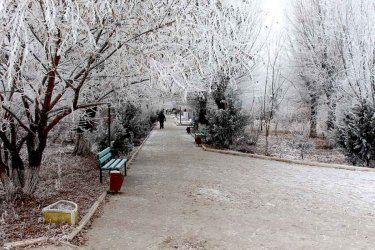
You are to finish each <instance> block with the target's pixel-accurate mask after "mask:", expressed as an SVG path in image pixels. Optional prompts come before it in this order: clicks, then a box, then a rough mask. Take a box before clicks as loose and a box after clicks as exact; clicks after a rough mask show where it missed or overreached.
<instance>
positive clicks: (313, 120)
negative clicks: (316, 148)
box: [310, 94, 318, 138]
mask: <svg viewBox="0 0 375 250" xmlns="http://www.w3.org/2000/svg"><path fill="white" fill-rule="evenodd" d="M310 97H311V100H310V137H311V138H316V137H317V126H318V98H317V97H316V95H314V94H313V95H311V96H310Z"/></svg>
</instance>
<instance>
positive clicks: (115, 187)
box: [109, 171, 124, 193]
mask: <svg viewBox="0 0 375 250" xmlns="http://www.w3.org/2000/svg"><path fill="white" fill-rule="evenodd" d="M123 182H124V176H123V175H122V174H121V172H120V171H111V173H110V175H109V191H110V192H112V193H117V192H118V191H120V189H121V186H122V183H123Z"/></svg>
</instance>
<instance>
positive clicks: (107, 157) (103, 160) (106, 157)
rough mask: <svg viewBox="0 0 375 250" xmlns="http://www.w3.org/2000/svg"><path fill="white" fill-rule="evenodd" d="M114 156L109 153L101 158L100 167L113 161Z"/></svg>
mask: <svg viewBox="0 0 375 250" xmlns="http://www.w3.org/2000/svg"><path fill="white" fill-rule="evenodd" d="M111 157H112V154H111V153H108V154H106V155H105V156H103V157H101V158H99V162H100V165H102V164H103V163H104V162H106V161H107V160H108V159H111Z"/></svg>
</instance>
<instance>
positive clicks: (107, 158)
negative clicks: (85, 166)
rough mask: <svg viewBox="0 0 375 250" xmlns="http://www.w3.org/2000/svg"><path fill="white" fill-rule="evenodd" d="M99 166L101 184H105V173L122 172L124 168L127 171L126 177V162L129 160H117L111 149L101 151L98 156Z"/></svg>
mask: <svg viewBox="0 0 375 250" xmlns="http://www.w3.org/2000/svg"><path fill="white" fill-rule="evenodd" d="M97 159H98V165H99V169H100V183H103V175H102V172H103V171H109V172H111V171H115V170H116V171H120V169H121V168H122V167H124V169H125V176H126V162H127V161H128V159H126V158H125V159H115V158H113V155H112V149H111V148H110V147H108V148H106V149H104V150H103V151H100V152H99V153H98V154H97Z"/></svg>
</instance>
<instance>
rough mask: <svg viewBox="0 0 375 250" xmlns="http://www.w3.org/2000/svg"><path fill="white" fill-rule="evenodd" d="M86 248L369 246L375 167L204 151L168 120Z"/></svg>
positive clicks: (96, 224) (374, 227)
mask: <svg viewBox="0 0 375 250" xmlns="http://www.w3.org/2000/svg"><path fill="white" fill-rule="evenodd" d="M165 127H166V128H165V129H164V130H159V129H158V128H157V129H155V130H154V131H153V132H152V134H151V135H150V138H149V139H148V141H147V142H146V143H145V145H144V147H143V148H142V150H141V151H140V153H139V155H138V156H137V158H136V160H135V162H134V163H133V165H132V166H131V168H130V170H129V174H128V176H127V177H126V180H125V181H126V182H125V186H124V188H123V193H122V194H119V195H115V196H112V197H111V199H110V201H109V203H107V204H106V205H105V207H104V214H103V215H102V216H101V217H100V218H98V219H96V220H95V221H94V223H93V225H92V229H90V230H89V231H88V233H87V237H88V239H89V240H88V242H87V247H88V248H89V249H262V248H263V249H374V247H375V243H374V242H375V235H374V232H375V223H374V222H375V221H374V218H375V217H374V215H375V211H374V208H375V173H366V172H353V171H347V170H336V169H328V168H314V167H306V166H299V165H288V164H286V163H279V162H273V161H266V160H259V159H252V158H246V157H239V156H230V155H223V154H217V153H211V152H204V151H203V150H202V149H201V148H199V147H196V146H195V145H194V143H193V138H192V137H191V136H190V135H188V134H186V132H185V128H184V127H177V126H175V125H174V124H172V119H170V118H168V121H167V123H166V126H165Z"/></svg>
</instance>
